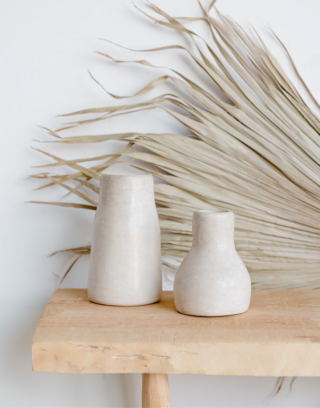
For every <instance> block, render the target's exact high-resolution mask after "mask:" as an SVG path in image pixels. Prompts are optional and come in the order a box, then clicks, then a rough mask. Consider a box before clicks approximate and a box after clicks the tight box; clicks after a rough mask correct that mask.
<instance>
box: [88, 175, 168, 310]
mask: <svg viewBox="0 0 320 408" xmlns="http://www.w3.org/2000/svg"><path fill="white" fill-rule="evenodd" d="M161 290H162V272H161V242H160V225H159V218H158V214H157V210H156V206H155V201H154V185H153V177H152V176H151V175H141V176H140V175H115V174H102V177H101V183H100V194H99V202H98V208H97V211H96V215H95V219H94V225H93V238H92V244H91V257H90V270H89V278H88V297H89V299H90V300H91V301H92V302H95V303H101V304H106V305H115V306H137V305H145V304H149V303H154V302H157V301H159V300H160V296H161Z"/></svg>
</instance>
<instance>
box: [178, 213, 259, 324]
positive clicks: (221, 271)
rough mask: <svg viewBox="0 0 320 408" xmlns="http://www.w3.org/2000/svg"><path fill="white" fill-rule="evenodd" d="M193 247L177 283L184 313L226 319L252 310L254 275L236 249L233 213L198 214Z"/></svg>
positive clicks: (194, 217) (194, 218) (185, 260)
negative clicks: (250, 306)
mask: <svg viewBox="0 0 320 408" xmlns="http://www.w3.org/2000/svg"><path fill="white" fill-rule="evenodd" d="M192 232H193V243H192V247H191V249H190V251H189V253H188V254H187V256H186V257H185V259H184V261H183V262H182V264H181V266H180V268H179V269H178V271H177V273H176V277H175V281H174V302H175V306H176V308H177V310H178V311H179V312H180V313H184V314H188V315H195V316H226V315H233V314H238V313H243V312H245V311H247V310H248V308H249V304H250V298H251V280H250V275H249V273H248V271H247V268H246V267H245V265H244V263H243V261H242V260H241V258H240V256H239V255H238V253H237V251H236V249H235V246H234V214H233V212H231V211H219V210H217V211H196V212H194V213H193V220H192Z"/></svg>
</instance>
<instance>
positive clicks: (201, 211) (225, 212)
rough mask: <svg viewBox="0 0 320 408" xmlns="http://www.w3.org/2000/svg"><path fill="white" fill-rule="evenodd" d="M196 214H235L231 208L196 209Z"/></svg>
mask: <svg viewBox="0 0 320 408" xmlns="http://www.w3.org/2000/svg"><path fill="white" fill-rule="evenodd" d="M194 213H195V214H206V213H207V214H227V213H229V214H233V212H232V211H229V210H219V209H215V210H197V211H194Z"/></svg>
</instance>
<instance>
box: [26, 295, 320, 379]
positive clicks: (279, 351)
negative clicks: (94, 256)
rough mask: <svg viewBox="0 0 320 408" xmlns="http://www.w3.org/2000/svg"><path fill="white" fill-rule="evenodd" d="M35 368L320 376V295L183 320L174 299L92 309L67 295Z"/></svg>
mask: <svg viewBox="0 0 320 408" xmlns="http://www.w3.org/2000/svg"><path fill="white" fill-rule="evenodd" d="M32 359H33V369H34V370H35V371H54V372H60V373H166V374H183V373H184V374H215V375H250V376H320V291H317V290H313V291H312V290H291V291H290V290H287V291H276V290H274V291H271V290H263V291H260V290H255V291H253V292H252V299H251V305H250V309H249V311H248V312H246V313H244V314H241V315H236V316H226V317H212V318H207V317H204V318H202V317H192V316H185V315H182V314H179V313H178V312H177V311H176V309H175V307H174V302H173V294H172V292H163V294H162V299H161V301H160V302H159V303H155V304H153V305H147V306H139V307H113V306H102V305H97V304H94V303H91V302H90V301H89V300H88V297H87V291H86V290H84V289H59V290H57V291H56V292H55V293H54V294H53V295H52V296H51V298H50V300H49V303H48V304H47V306H46V308H45V310H44V312H43V313H42V316H41V318H40V321H39V324H38V327H37V330H36V333H35V335H34V338H33V344H32Z"/></svg>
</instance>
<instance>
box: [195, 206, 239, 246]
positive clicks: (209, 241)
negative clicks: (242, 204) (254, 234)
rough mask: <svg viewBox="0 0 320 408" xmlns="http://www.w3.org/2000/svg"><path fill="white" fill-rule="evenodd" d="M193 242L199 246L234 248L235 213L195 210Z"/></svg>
mask: <svg viewBox="0 0 320 408" xmlns="http://www.w3.org/2000/svg"><path fill="white" fill-rule="evenodd" d="M192 233H193V244H192V246H194V247H197V248H209V249H211V250H212V249H215V248H217V247H232V248H234V214H233V212H231V211H220V210H217V211H195V212H194V213H193V220H192Z"/></svg>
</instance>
